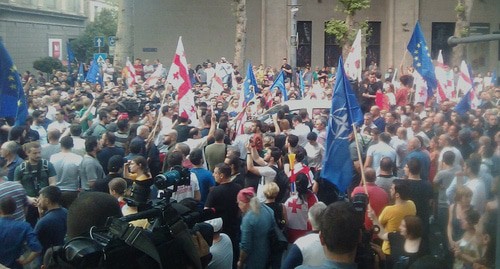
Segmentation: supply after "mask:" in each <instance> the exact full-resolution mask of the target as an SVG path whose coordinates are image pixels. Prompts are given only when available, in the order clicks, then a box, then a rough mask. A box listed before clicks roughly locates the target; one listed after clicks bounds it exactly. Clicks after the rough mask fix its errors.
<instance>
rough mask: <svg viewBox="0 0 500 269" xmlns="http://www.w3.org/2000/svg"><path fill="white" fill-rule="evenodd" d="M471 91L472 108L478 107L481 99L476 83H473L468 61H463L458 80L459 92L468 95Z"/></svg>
mask: <svg viewBox="0 0 500 269" xmlns="http://www.w3.org/2000/svg"><path fill="white" fill-rule="evenodd" d="M469 91H470V94H469V97H470V107H471V108H472V109H476V108H477V106H478V105H479V104H480V101H479V99H478V98H477V95H476V91H475V89H474V84H473V83H472V78H471V76H470V73H469V67H468V66H467V63H465V61H462V64H461V65H460V75H459V76H458V81H457V93H462V94H463V95H466V94H467V93H468V92H469Z"/></svg>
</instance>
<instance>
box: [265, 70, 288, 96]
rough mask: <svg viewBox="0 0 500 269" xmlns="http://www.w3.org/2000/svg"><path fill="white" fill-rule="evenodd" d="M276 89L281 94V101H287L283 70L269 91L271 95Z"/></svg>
mask: <svg viewBox="0 0 500 269" xmlns="http://www.w3.org/2000/svg"><path fill="white" fill-rule="evenodd" d="M276 88H278V89H279V90H280V91H281V93H282V94H283V100H285V101H287V100H288V93H287V92H286V87H285V72H284V71H283V70H281V71H280V73H279V74H278V76H277V77H276V79H275V80H274V82H273V85H271V88H269V90H270V91H271V93H274V91H275V90H276Z"/></svg>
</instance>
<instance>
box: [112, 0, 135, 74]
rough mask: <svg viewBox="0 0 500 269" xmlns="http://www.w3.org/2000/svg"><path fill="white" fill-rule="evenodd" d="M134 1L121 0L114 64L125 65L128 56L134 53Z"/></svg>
mask: <svg viewBox="0 0 500 269" xmlns="http://www.w3.org/2000/svg"><path fill="white" fill-rule="evenodd" d="M133 11H134V1H133V0H119V4H118V29H117V31H116V47H115V58H114V65H115V66H117V67H124V66H125V60H126V59H127V57H132V56H133V53H134V35H133V32H134V24H133V23H132V18H133V15H134V14H133V13H134V12H133Z"/></svg>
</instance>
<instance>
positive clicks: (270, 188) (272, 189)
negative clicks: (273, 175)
mask: <svg viewBox="0 0 500 269" xmlns="http://www.w3.org/2000/svg"><path fill="white" fill-rule="evenodd" d="M279 192H280V187H278V184H276V183H275V182H271V183H268V184H266V185H264V196H266V198H267V199H275V198H276V196H278V193H279Z"/></svg>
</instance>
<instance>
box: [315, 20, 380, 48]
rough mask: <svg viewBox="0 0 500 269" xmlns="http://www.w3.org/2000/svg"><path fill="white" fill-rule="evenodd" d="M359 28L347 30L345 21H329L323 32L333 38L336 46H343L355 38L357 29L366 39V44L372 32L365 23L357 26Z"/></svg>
mask: <svg viewBox="0 0 500 269" xmlns="http://www.w3.org/2000/svg"><path fill="white" fill-rule="evenodd" d="M358 27H359V28H353V29H349V27H348V26H347V24H346V23H345V21H341V20H330V21H328V22H326V29H325V32H326V33H327V34H330V35H333V36H335V42H336V43H337V45H340V46H343V45H344V44H346V43H347V44H351V43H352V42H353V41H354V39H355V38H356V34H357V33H358V29H361V32H362V33H364V34H363V35H364V36H365V37H366V40H367V42H368V41H369V38H370V36H371V34H372V32H373V30H372V29H371V28H370V26H369V24H368V22H367V21H364V22H362V23H360V24H359V25H358Z"/></svg>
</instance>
